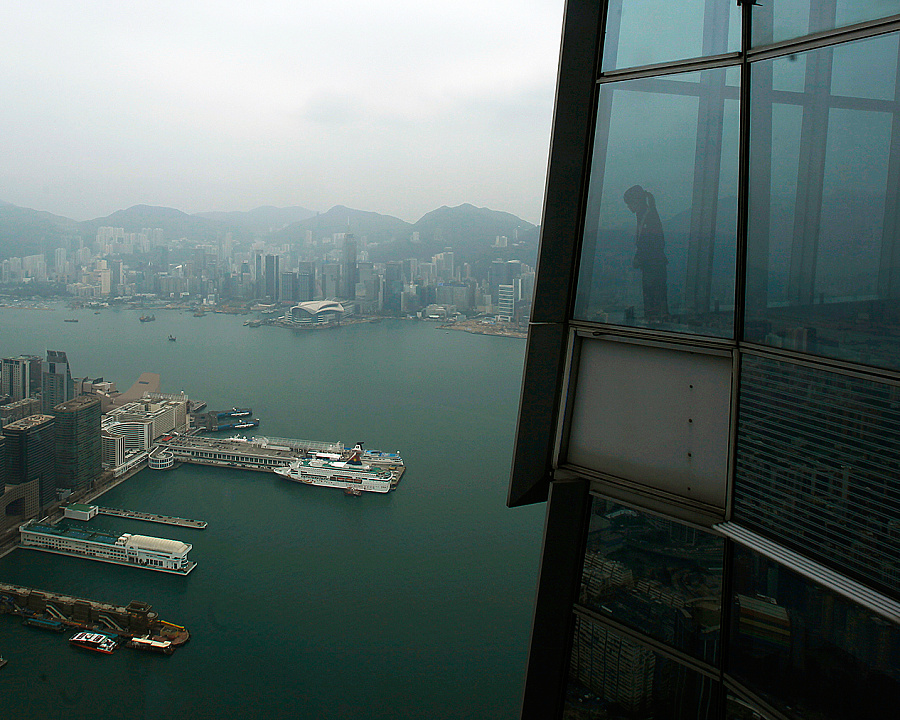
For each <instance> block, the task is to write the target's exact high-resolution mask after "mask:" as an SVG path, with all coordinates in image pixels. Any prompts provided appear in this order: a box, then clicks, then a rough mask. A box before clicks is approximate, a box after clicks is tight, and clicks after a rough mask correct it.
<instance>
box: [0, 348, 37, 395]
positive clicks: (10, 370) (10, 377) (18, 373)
mask: <svg viewBox="0 0 900 720" xmlns="http://www.w3.org/2000/svg"><path fill="white" fill-rule="evenodd" d="M30 385H31V357H30V356H28V355H19V356H17V357H9V358H3V360H2V365H0V395H8V396H9V397H10V399H12V400H13V401H15V400H22V399H23V398H27V397H28V396H29V392H30V390H29V388H30Z"/></svg>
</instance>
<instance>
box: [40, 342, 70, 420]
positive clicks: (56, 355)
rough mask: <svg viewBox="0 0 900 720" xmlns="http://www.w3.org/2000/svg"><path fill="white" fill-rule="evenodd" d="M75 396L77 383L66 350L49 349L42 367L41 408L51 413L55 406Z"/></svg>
mask: <svg viewBox="0 0 900 720" xmlns="http://www.w3.org/2000/svg"><path fill="white" fill-rule="evenodd" d="M74 397H75V383H74V381H73V380H72V373H71V371H70V370H69V359H68V358H67V357H66V354H65V353H64V352H60V351H58V350H48V351H47V360H46V361H45V362H44V363H43V366H42V368H41V408H42V410H43V411H44V412H45V413H49V412H50V411H51V410H52V409H53V408H54V407H56V406H57V405H59V404H60V403H64V402H66V401H67V400H71V399H72V398H74Z"/></svg>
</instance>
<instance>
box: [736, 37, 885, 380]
mask: <svg viewBox="0 0 900 720" xmlns="http://www.w3.org/2000/svg"><path fill="white" fill-rule="evenodd" d="M897 51H898V40H897V35H896V34H893V35H887V36H883V37H879V38H874V39H871V40H864V41H859V42H856V43H851V44H847V45H844V46H841V47H838V48H827V49H822V50H815V51H812V52H809V53H805V54H801V55H797V56H789V57H783V58H778V59H775V60H771V61H763V62H759V63H756V64H755V65H754V66H753V74H752V77H753V86H752V92H751V95H752V99H751V140H750V188H749V195H750V215H749V237H748V257H747V318H746V326H745V332H746V339H748V340H752V341H755V342H761V343H765V344H767V345H774V346H776V347H785V348H789V349H792V350H799V351H803V352H809V353H813V354H816V355H824V356H829V357H835V358H841V359H846V360H851V361H854V362H861V363H868V364H872V365H879V366H882V367H892V368H896V367H900V326H898V321H900V304H898V299H900V203H898V200H900V197H898V196H900V122H898V120H900V95H898V89H900V85H898V82H897V74H898V66H897ZM801 76H802V78H803V83H802V87H801V85H800V83H799V82H798V81H799V79H800V77H801Z"/></svg>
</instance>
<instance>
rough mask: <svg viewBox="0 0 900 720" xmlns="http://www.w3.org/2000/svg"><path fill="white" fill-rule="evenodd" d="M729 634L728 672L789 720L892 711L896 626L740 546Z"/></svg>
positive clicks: (897, 662) (899, 669) (898, 675)
mask: <svg viewBox="0 0 900 720" xmlns="http://www.w3.org/2000/svg"><path fill="white" fill-rule="evenodd" d="M730 638H731V640H730V645H729V655H728V662H727V669H728V672H729V673H730V674H732V675H733V676H734V677H735V678H736V679H738V680H739V681H741V682H742V683H744V684H745V685H746V686H747V687H748V688H750V689H751V690H752V691H754V692H756V693H758V694H759V695H760V696H761V697H763V698H765V699H766V700H767V701H768V702H769V703H771V704H772V705H773V706H775V707H776V708H777V709H778V710H779V711H781V712H783V713H784V714H785V715H788V716H789V717H793V718H797V719H798V720H800V719H801V718H822V719H823V720H824V719H825V718H828V719H832V718H833V719H834V720H838V719H842V720H843V719H846V720H869V719H871V720H876V719H877V720H883V718H888V717H894V716H896V714H897V708H898V707H900V629H898V627H897V625H895V624H892V623H890V622H887V621H885V620H884V619H883V618H881V617H879V616H876V615H874V614H872V613H870V612H867V611H866V610H865V609H863V608H862V607H860V606H859V605H857V604H855V603H853V602H850V601H849V600H846V599H844V598H843V597H840V596H838V595H836V594H835V593H833V592H830V591H829V590H826V589H825V588H823V587H821V586H819V585H817V584H815V583H813V582H811V581H809V580H807V579H805V578H803V577H801V576H800V575H798V574H797V573H795V572H792V571H791V570H788V569H787V568H785V567H782V566H781V565H778V564H777V563H775V562H772V561H771V560H768V559H766V558H764V557H762V556H761V555H758V554H757V553H755V552H753V551H752V550H748V549H746V548H742V547H740V546H738V547H736V548H735V551H734V583H733V594H732V613H731V628H730Z"/></svg>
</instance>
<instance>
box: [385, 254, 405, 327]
mask: <svg viewBox="0 0 900 720" xmlns="http://www.w3.org/2000/svg"><path fill="white" fill-rule="evenodd" d="M402 292H403V272H402V265H401V264H400V263H399V262H389V263H386V264H385V267H384V303H383V307H384V311H385V312H387V313H396V314H399V313H400V295H401V293H402Z"/></svg>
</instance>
